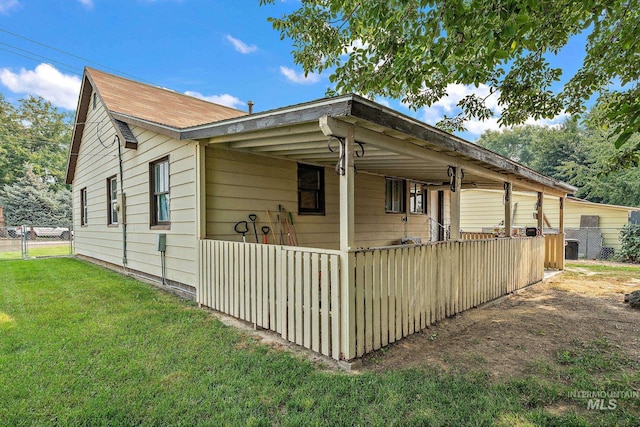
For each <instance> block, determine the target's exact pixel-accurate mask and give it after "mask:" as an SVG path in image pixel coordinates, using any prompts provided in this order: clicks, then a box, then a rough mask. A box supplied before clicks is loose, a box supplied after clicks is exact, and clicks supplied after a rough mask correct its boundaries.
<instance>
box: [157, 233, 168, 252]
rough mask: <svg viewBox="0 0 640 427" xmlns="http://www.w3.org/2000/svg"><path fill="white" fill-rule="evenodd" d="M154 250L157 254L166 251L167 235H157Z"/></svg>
mask: <svg viewBox="0 0 640 427" xmlns="http://www.w3.org/2000/svg"><path fill="white" fill-rule="evenodd" d="M156 250H158V251H159V252H166V250H167V235H166V234H158V235H157V239H156Z"/></svg>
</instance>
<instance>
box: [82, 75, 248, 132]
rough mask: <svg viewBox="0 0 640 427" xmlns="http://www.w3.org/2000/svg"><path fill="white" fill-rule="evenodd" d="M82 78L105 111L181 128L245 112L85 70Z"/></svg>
mask: <svg viewBox="0 0 640 427" xmlns="http://www.w3.org/2000/svg"><path fill="white" fill-rule="evenodd" d="M85 73H86V75H88V77H89V79H90V80H91V82H92V86H93V87H94V88H95V90H96V91H97V92H98V94H99V96H100V98H101V99H102V101H103V102H104V104H105V106H106V107H107V110H109V112H112V113H120V114H124V115H127V116H131V117H136V118H139V119H142V120H146V121H150V122H154V123H158V124H162V125H166V126H170V127H172V128H177V129H183V128H187V127H191V126H197V125H201V124H206V123H212V122H217V121H220V120H225V119H230V118H234V117H240V116H244V115H246V114H247V113H246V112H244V111H240V110H236V109H235V108H230V107H225V106H224V105H219V104H214V103H212V102H209V101H205V100H202V99H199V98H194V97H192V96H188V95H183V94H181V93H178V92H174V91H171V90H168V89H163V88H160V87H156V86H151V85H147V84H144V83H140V82H136V81H133V80H129V79H125V78H123V77H119V76H114V75H113V74H109V73H105V72H103V71H99V70H95V69H93V68H86V70H85Z"/></svg>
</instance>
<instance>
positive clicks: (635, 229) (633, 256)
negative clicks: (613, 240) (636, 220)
mask: <svg viewBox="0 0 640 427" xmlns="http://www.w3.org/2000/svg"><path fill="white" fill-rule="evenodd" d="M620 243H621V244H622V248H621V249H620V258H621V259H622V260H623V261H629V262H640V225H638V224H627V225H625V226H624V228H623V229H622V231H620Z"/></svg>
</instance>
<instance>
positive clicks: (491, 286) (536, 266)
mask: <svg viewBox="0 0 640 427" xmlns="http://www.w3.org/2000/svg"><path fill="white" fill-rule="evenodd" d="M543 248H544V241H543V238H542V237H534V238H513V239H491V240H469V241H450V242H443V243H438V244H432V245H424V246H415V247H397V248H384V249H372V250H366V251H360V252H356V253H355V268H356V274H355V275H356V290H355V311H356V315H355V319H356V327H355V331H356V336H355V349H356V350H355V351H356V354H355V357H360V356H362V355H364V354H366V353H368V352H371V351H373V350H377V349H379V348H381V347H383V346H385V345H387V344H389V343H391V342H394V341H397V340H399V339H401V338H403V337H406V336H408V335H411V334H413V333H414V332H418V331H420V330H422V329H424V328H425V327H427V326H428V325H430V324H432V323H434V322H437V321H439V320H442V319H444V318H445V317H448V316H452V315H454V314H456V313H459V312H462V311H464V310H467V309H469V308H472V307H476V306H478V305H479V304H482V303H484V302H487V301H490V300H492V299H495V298H498V297H499V296H501V295H504V294H507V293H509V292H512V291H514V290H517V289H520V288H523V287H525V286H527V285H530V284H533V283H536V282H539V281H540V280H542V278H543V275H544V268H543V258H542V256H543V255H542V251H543Z"/></svg>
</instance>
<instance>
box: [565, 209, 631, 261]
mask: <svg viewBox="0 0 640 427" xmlns="http://www.w3.org/2000/svg"><path fill="white" fill-rule="evenodd" d="M632 210H633V209H624V208H620V207H613V206H607V205H602V206H598V205H595V204H591V203H581V202H576V201H572V200H568V201H567V204H566V206H565V210H564V217H565V222H564V223H565V227H567V228H574V227H580V216H581V215H598V216H599V218H600V219H599V223H598V227H599V228H600V230H601V231H602V238H603V242H602V244H603V246H608V247H612V248H614V249H615V250H619V249H620V248H621V245H620V229H621V228H622V227H624V226H625V225H626V224H627V223H628V222H629V212H630V211H632Z"/></svg>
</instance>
